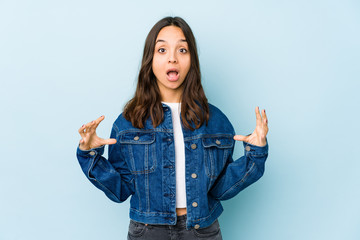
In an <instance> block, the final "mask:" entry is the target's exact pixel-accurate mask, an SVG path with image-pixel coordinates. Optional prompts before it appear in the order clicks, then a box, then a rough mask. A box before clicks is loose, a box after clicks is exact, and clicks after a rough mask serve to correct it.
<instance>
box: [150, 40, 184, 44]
mask: <svg viewBox="0 0 360 240" xmlns="http://www.w3.org/2000/svg"><path fill="white" fill-rule="evenodd" d="M158 42H166V41H165V40H163V39H158V40H157V41H156V42H155V44H156V43H158ZM178 42H187V41H186V39H180V40H179V41H178Z"/></svg>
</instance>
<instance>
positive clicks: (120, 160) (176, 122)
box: [77, 17, 268, 239]
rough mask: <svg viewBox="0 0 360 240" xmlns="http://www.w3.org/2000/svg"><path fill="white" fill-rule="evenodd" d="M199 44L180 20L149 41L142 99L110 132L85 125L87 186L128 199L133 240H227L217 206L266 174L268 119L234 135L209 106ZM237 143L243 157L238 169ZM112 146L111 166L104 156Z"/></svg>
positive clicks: (81, 155)
mask: <svg viewBox="0 0 360 240" xmlns="http://www.w3.org/2000/svg"><path fill="white" fill-rule="evenodd" d="M199 66H200V65H199V60H198V54H197V49H196V43H195V38H194V36H193V33H192V31H191V29H190V27H189V26H188V25H187V23H186V22H185V21H184V20H183V19H181V18H179V17H175V18H173V17H166V18H164V19H161V20H160V21H159V22H157V23H156V24H155V25H154V27H153V28H152V29H151V31H150V32H149V34H148V36H147V38H146V41H145V47H144V53H143V59H142V65H141V69H140V72H139V77H138V84H137V88H136V92H135V96H134V97H133V98H132V99H131V100H130V101H129V102H128V103H127V104H126V106H125V108H124V111H123V113H122V114H120V116H119V117H118V118H117V120H116V121H115V122H114V124H113V128H112V131H111V135H110V139H102V138H100V137H98V136H97V135H96V128H97V126H98V125H99V123H100V122H101V121H102V120H103V119H104V116H101V117H100V118H98V119H96V120H94V121H92V122H90V123H88V124H86V125H83V126H82V127H81V128H80V129H79V133H80V135H81V137H82V139H81V140H80V145H79V147H78V150H77V157H78V160H79V163H80V165H81V167H82V170H83V172H84V173H85V175H86V176H87V178H88V179H89V180H90V181H91V182H92V183H93V184H94V185H95V186H96V187H98V188H99V189H101V190H102V191H103V192H104V193H105V194H106V195H107V196H108V197H109V198H110V199H111V200H113V201H115V202H123V201H125V200H126V199H127V198H128V197H129V196H131V200H130V226H129V232H128V239H183V238H186V239H202V238H207V239H222V237H221V231H220V227H219V223H218V221H217V218H218V217H219V216H220V214H221V213H222V211H223V208H222V206H221V203H220V201H221V200H226V199H229V198H232V197H234V196H235V195H236V194H237V193H239V192H240V191H241V190H243V189H244V188H245V187H247V186H249V185H250V184H252V183H254V182H255V181H257V180H258V179H259V178H260V177H261V176H262V175H263V172H264V163H265V160H266V158H267V152H268V145H267V142H266V134H267V132H268V126H267V117H266V114H265V110H263V111H262V113H261V114H260V111H259V108H258V107H257V108H256V109H255V112H256V128H255V130H254V132H253V133H252V134H250V135H248V136H242V135H235V132H234V129H233V127H232V125H231V123H230V122H229V120H228V119H227V117H226V116H225V115H224V114H223V113H222V112H221V111H220V110H219V109H218V108H216V107H215V106H213V105H211V104H209V103H208V102H207V98H206V96H205V93H204V91H203V88H202V85H201V78H200V67H199ZM234 140H238V141H243V142H244V147H245V155H244V156H243V157H241V158H240V159H238V160H236V161H233V159H232V153H233V150H234V142H235V141H234ZM106 144H108V145H109V157H108V160H106V159H105V158H104V157H102V156H101V155H102V154H103V151H104V145H106Z"/></svg>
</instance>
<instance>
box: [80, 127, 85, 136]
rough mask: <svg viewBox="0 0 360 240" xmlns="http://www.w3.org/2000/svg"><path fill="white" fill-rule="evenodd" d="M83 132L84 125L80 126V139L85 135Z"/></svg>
mask: <svg viewBox="0 0 360 240" xmlns="http://www.w3.org/2000/svg"><path fill="white" fill-rule="evenodd" d="M84 130H85V124H84V125H82V126H81V128H79V134H80V136H81V137H82V138H84V137H85V133H84Z"/></svg>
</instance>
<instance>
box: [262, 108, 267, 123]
mask: <svg viewBox="0 0 360 240" xmlns="http://www.w3.org/2000/svg"><path fill="white" fill-rule="evenodd" d="M262 115H263V121H264V123H265V124H268V118H267V115H266V112H265V109H264V110H263V111H262Z"/></svg>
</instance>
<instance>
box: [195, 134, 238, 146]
mask: <svg viewBox="0 0 360 240" xmlns="http://www.w3.org/2000/svg"><path fill="white" fill-rule="evenodd" d="M202 144H203V146H204V147H205V148H207V147H218V148H230V147H232V146H233V145H234V140H233V138H232V137H230V136H228V137H226V136H211V137H209V136H206V137H204V138H203V139H202Z"/></svg>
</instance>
